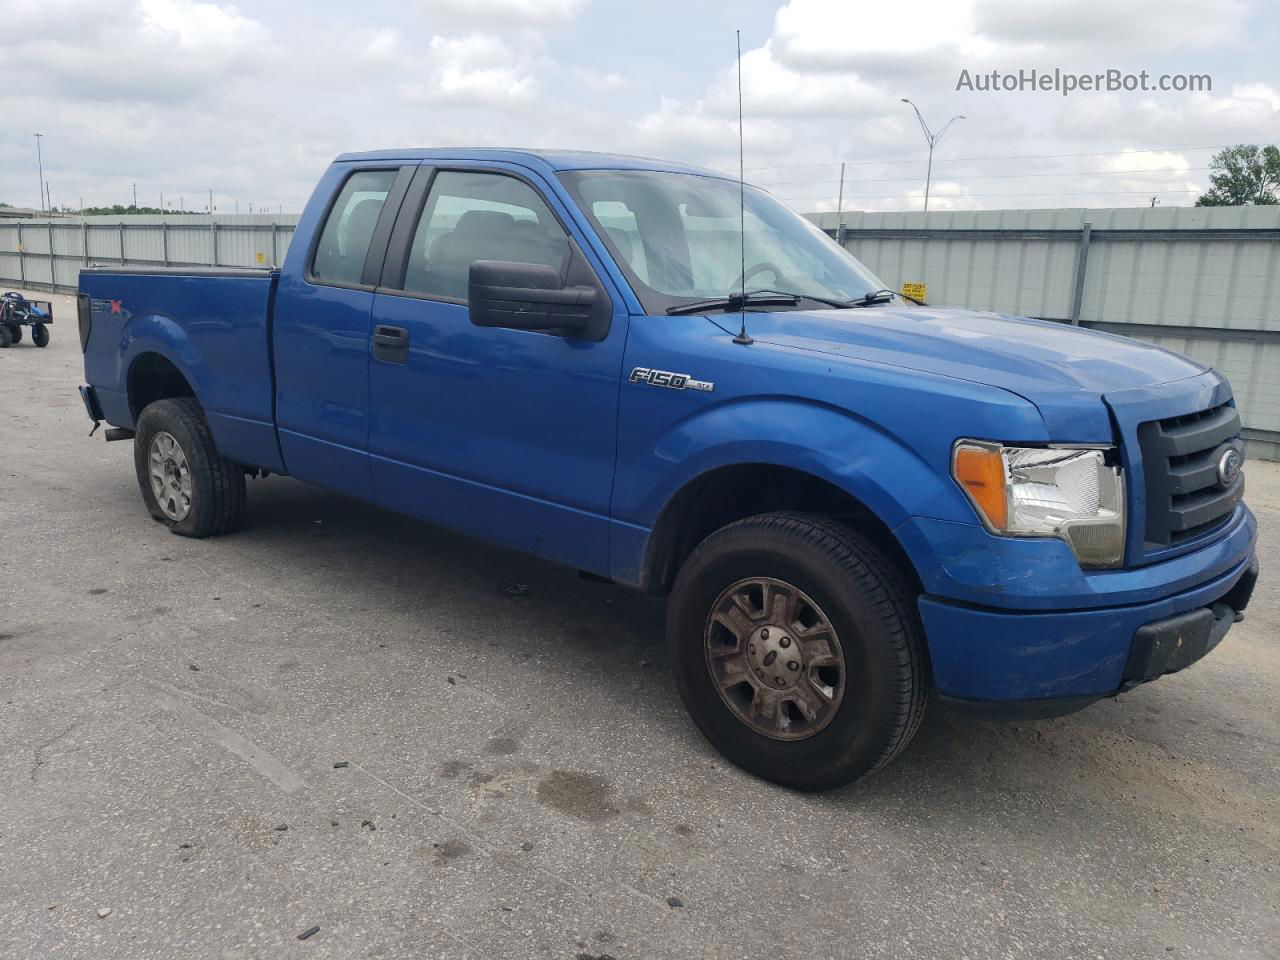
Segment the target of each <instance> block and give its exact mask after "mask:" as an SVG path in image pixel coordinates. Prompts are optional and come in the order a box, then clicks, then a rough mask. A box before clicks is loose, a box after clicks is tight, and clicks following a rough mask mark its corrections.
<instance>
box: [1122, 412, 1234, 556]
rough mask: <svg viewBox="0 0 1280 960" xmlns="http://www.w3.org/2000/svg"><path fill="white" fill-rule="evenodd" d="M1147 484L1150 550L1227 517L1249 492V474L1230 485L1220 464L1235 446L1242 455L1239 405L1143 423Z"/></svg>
mask: <svg viewBox="0 0 1280 960" xmlns="http://www.w3.org/2000/svg"><path fill="white" fill-rule="evenodd" d="M1138 442H1139V445H1140V446H1141V448H1142V464H1143V472H1144V473H1145V475H1146V485H1147V517H1146V523H1147V529H1146V537H1145V539H1146V544H1147V549H1148V551H1151V550H1159V549H1160V548H1162V547H1173V546H1177V545H1179V544H1181V543H1184V542H1186V541H1188V540H1191V539H1194V538H1195V537H1199V536H1201V535H1203V534H1206V533H1209V532H1210V531H1212V530H1213V529H1215V528H1216V527H1218V526H1221V525H1222V524H1224V523H1225V522H1226V521H1227V518H1228V517H1229V516H1230V515H1231V512H1232V511H1233V510H1234V509H1235V506H1236V504H1237V503H1239V502H1240V498H1241V497H1242V496H1243V495H1244V474H1243V473H1242V474H1240V475H1239V476H1237V477H1236V478H1235V479H1234V481H1232V482H1231V483H1229V484H1226V485H1224V484H1223V483H1221V481H1220V479H1219V476H1218V465H1219V463H1220V462H1221V460H1222V457H1223V456H1224V455H1225V454H1226V452H1227V451H1228V450H1230V449H1232V448H1234V449H1235V450H1237V451H1238V452H1239V453H1240V454H1241V455H1242V456H1243V453H1244V447H1243V444H1242V443H1241V440H1240V414H1239V413H1238V412H1237V411H1236V408H1235V406H1233V405H1232V404H1230V403H1224V404H1222V405H1221V406H1217V407H1211V408H1209V409H1208V410H1201V411H1200V412H1199V413H1191V414H1187V415H1185V416H1179V417H1169V418H1168V419H1165V420H1149V421H1147V422H1146V423H1143V424H1141V425H1140V426H1139V427H1138Z"/></svg>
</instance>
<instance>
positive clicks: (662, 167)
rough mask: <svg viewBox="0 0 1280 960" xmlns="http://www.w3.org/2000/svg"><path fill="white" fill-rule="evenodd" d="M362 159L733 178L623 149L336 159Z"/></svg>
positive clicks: (456, 150) (424, 152) (417, 152)
mask: <svg viewBox="0 0 1280 960" xmlns="http://www.w3.org/2000/svg"><path fill="white" fill-rule="evenodd" d="M361 160H455V161H456V160H497V161H505V162H507V163H519V164H523V165H524V166H527V167H534V168H537V169H541V170H544V171H547V172H559V171H561V170H656V171H659V172H664V173H693V174H697V175H699V176H703V177H716V178H717V179H721V180H727V179H732V178H730V177H729V176H728V175H727V174H724V173H721V172H719V171H716V170H708V169H706V168H705V167H695V166H691V165H689V164H685V163H672V162H671V161H669V160H656V159H654V158H652V157H632V156H627V155H625V154H620V153H596V152H594V151H590V150H525V149H519V148H494V147H476V148H471V147H433V148H415V149H408V150H405V149H399V150H369V151H364V152H361V153H344V154H342V155H341V156H339V157H338V158H337V160H335V161H334V162H335V163H349V162H352V161H361Z"/></svg>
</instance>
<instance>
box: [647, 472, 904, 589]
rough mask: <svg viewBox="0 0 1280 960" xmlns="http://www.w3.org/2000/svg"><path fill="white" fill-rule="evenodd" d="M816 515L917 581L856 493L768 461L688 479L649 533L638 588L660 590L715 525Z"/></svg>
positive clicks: (890, 535) (890, 537)
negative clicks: (785, 514) (865, 540)
mask: <svg viewBox="0 0 1280 960" xmlns="http://www.w3.org/2000/svg"><path fill="white" fill-rule="evenodd" d="M784 510H795V511H802V512H804V513H816V514H821V515H822V516H826V517H830V518H831V519H833V520H838V521H840V522H841V523H845V524H848V525H849V526H851V527H854V528H855V529H857V530H858V532H859V533H861V534H862V535H863V536H866V537H869V538H870V539H871V540H872V541H873V542H874V543H875V544H876V545H877V546H878V547H880V548H881V549H882V550H883V551H884V552H885V553H886V554H888V555H889V556H890V557H891V558H893V559H894V560H895V561H896V562H897V564H898V566H899V568H900V569H901V571H902V573H903V575H904V576H905V577H907V580H908V583H909V584H910V585H911V587H912V589H913V590H915V591H917V592H919V589H920V580H919V577H918V576H917V575H916V571H915V567H914V566H913V565H912V563H911V561H910V559H909V558H908V557H907V554H906V552H905V551H904V550H903V549H902V545H901V544H900V543H898V540H897V538H896V537H895V536H894V535H893V533H892V532H891V531H890V530H889V528H888V527H887V526H885V524H884V522H883V521H881V519H880V518H879V517H877V516H876V515H875V514H874V513H872V512H871V511H870V510H868V509H867V508H866V506H864V505H863V504H862V503H861V502H860V501H859V500H858V499H857V498H856V497H853V496H851V495H850V494H849V493H847V492H846V491H844V490H842V489H841V488H840V487H837V486H836V485H835V484H833V483H829V482H828V481H826V480H823V479H822V478H820V477H815V476H814V475H813V474H810V473H805V472H804V471H802V470H794V469H791V468H790V467H779V466H774V465H772V464H741V465H737V466H732V467H721V468H719V469H717V470H712V471H709V472H708V473H704V474H702V475H701V476H700V477H697V478H696V479H694V480H692V481H690V482H689V483H688V484H686V485H685V486H684V487H683V488H681V489H680V491H679V492H677V493H676V495H675V496H674V497H672V498H671V499H670V500H669V501H668V502H667V505H666V506H665V507H664V508H663V510H662V513H661V515H660V516H659V517H658V522H657V524H656V525H655V526H654V528H653V533H652V534H651V535H650V537H649V547H648V550H647V551H646V557H645V580H644V587H645V589H647V590H649V591H650V592H653V593H666V592H667V591H669V590H670V589H671V584H672V582H673V581H674V580H675V578H676V573H678V572H679V570H680V567H681V565H682V564H683V563H684V561H685V560H686V559H687V558H688V556H689V554H690V553H692V552H693V549H694V547H696V546H697V545H698V544H699V543H701V542H702V541H703V540H705V539H706V538H707V537H708V536H710V535H711V534H712V533H714V532H715V531H717V530H719V529H720V528H721V527H724V526H727V525H728V524H730V523H734V522H735V521H737V520H742V519H744V518H746V517H751V516H755V515H756V514H760V513H777V512H780V511H784Z"/></svg>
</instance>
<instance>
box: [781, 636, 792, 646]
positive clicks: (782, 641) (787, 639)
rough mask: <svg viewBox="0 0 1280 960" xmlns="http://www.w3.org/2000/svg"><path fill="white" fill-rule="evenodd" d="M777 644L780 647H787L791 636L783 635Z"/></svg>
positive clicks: (789, 644)
mask: <svg viewBox="0 0 1280 960" xmlns="http://www.w3.org/2000/svg"><path fill="white" fill-rule="evenodd" d="M778 646H780V647H789V646H791V638H790V637H783V638H782V639H781V640H779V641H778Z"/></svg>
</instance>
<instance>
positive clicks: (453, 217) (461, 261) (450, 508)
mask: <svg viewBox="0 0 1280 960" xmlns="http://www.w3.org/2000/svg"><path fill="white" fill-rule="evenodd" d="M593 257H594V254H588V252H587V244H586V243H585V238H583V237H581V236H580V235H579V233H578V228H577V226H576V225H575V224H573V222H572V220H571V218H570V217H569V216H568V215H567V211H566V210H565V209H564V207H563V206H562V205H561V204H560V202H559V200H558V198H557V197H555V195H554V194H553V193H552V192H551V191H549V190H547V189H546V185H545V184H544V183H542V182H540V181H539V180H538V179H537V178H536V177H534V176H533V175H532V174H529V173H527V172H517V171H516V170H513V169H509V168H503V167H500V166H494V165H486V166H484V167H479V166H477V167H475V168H463V167H459V168H451V169H437V170H434V171H433V170H428V169H427V168H425V167H424V168H422V169H421V170H420V171H419V173H418V176H417V177H416V178H415V181H414V183H413V185H412V187H411V188H410V191H409V194H408V196H407V197H406V200H405V203H404V205H403V208H402V211H401V215H400V218H399V221H398V222H397V224H396V228H395V231H394V233H393V236H392V241H391V248H390V251H389V253H388V259H387V268H386V271H385V272H384V275H383V287H382V288H381V289H379V291H378V293H377V296H376V297H375V298H374V304H373V335H372V338H371V343H370V357H371V362H370V368H369V386H370V405H371V411H372V415H371V421H370V435H369V450H370V455H371V456H370V464H371V468H372V472H373V485H374V492H375V496H376V498H377V500H378V501H379V502H381V503H384V504H386V505H387V506H390V507H392V508H394V509H397V510H401V511H404V512H407V513H413V514H416V515H418V516H420V517H423V518H425V519H428V520H433V521H436V522H440V523H444V524H447V525H448V526H451V527H455V528H460V529H463V530H466V531H468V532H470V533H475V534H478V535H481V536H484V537H487V538H489V539H492V540H496V541H499V542H502V543H507V544H510V545H512V546H515V547H518V548H520V549H524V550H528V551H530V552H532V553H537V554H541V555H543V556H547V557H550V558H552V559H556V560H560V561H562V562H565V563H571V564H574V565H576V566H578V567H581V568H583V569H587V570H594V571H599V572H605V571H607V569H608V513H609V498H610V493H611V490H612V483H613V465H614V453H615V449H616V430H617V403H618V383H619V376H620V371H621V365H622V347H623V343H624V341H625V337H626V332H627V331H626V323H627V317H626V313H625V310H624V309H623V308H622V306H621V304H622V300H621V298H620V297H619V296H617V294H616V291H613V290H612V289H611V288H610V287H608V282H609V281H608V280H607V279H606V278H605V273H604V271H603V270H600V269H599V268H598V266H599V265H598V263H597V264H593V262H592V258H593ZM477 260H504V261H517V262H521V263H537V264H543V265H548V266H551V267H553V268H555V269H556V270H557V271H559V272H560V274H561V277H562V279H566V280H567V281H568V282H570V283H572V284H574V285H577V284H588V285H593V286H594V287H595V288H596V294H597V296H598V297H599V298H601V299H602V301H603V302H604V303H605V304H606V315H607V316H609V318H610V320H609V324H608V330H607V332H605V333H604V334H603V338H602V339H595V340H590V339H585V338H581V337H574V336H565V335H562V334H561V333H558V332H545V331H528V330H509V329H502V328H493V327H478V326H475V325H473V324H472V323H471V321H470V317H469V313H468V306H467V279H468V274H469V272H470V268H471V264H472V263H474V262H475V261H477Z"/></svg>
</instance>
